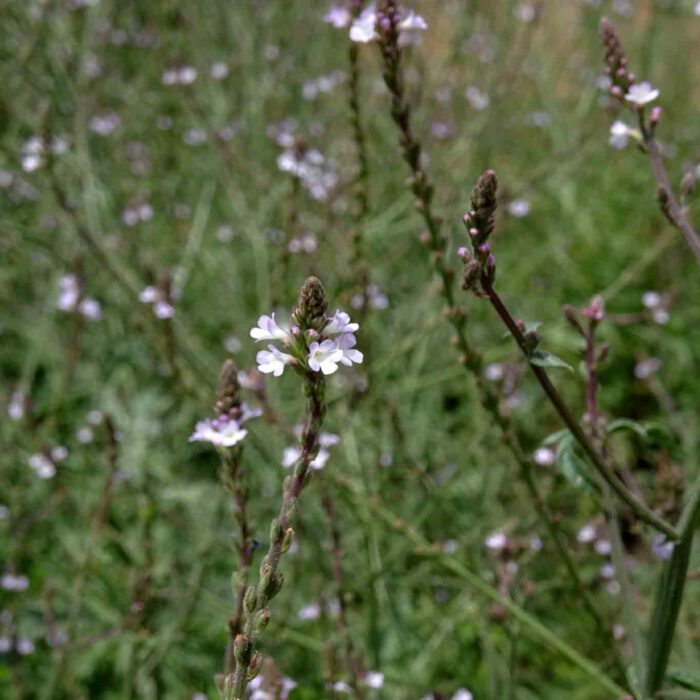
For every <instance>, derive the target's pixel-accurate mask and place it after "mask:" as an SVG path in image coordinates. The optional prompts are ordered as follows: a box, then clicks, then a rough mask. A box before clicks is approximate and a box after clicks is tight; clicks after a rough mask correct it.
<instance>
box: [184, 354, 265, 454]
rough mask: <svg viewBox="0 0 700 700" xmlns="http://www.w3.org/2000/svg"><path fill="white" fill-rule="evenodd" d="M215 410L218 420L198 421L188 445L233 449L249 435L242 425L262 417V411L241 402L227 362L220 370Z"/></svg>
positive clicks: (235, 373)
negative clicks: (209, 444)
mask: <svg viewBox="0 0 700 700" xmlns="http://www.w3.org/2000/svg"><path fill="white" fill-rule="evenodd" d="M214 409H215V410H216V412H217V417H216V418H211V419H209V418H208V419H206V420H201V421H199V422H198V423H197V424H196V425H195V429H194V433H192V435H191V436H190V442H199V441H201V442H210V443H211V444H212V445H215V446H216V447H234V446H235V445H237V444H238V443H239V442H240V441H241V440H243V438H244V437H245V436H246V435H247V434H248V430H247V428H244V427H243V425H244V424H245V423H246V422H247V421H249V420H250V419H251V418H257V417H258V416H261V415H262V410H261V409H259V408H251V407H250V406H248V404H246V403H245V402H243V401H241V398H240V385H239V383H238V370H237V369H236V366H235V364H234V363H233V362H232V361H231V360H227V361H226V362H225V363H224V366H223V368H222V370H221V376H220V377H219V386H218V389H217V400H216V404H215V406H214Z"/></svg>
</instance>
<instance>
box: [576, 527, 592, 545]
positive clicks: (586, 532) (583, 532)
mask: <svg viewBox="0 0 700 700" xmlns="http://www.w3.org/2000/svg"><path fill="white" fill-rule="evenodd" d="M595 537H596V529H595V526H594V525H592V524H591V523H588V524H586V525H584V526H583V527H582V528H581V529H580V530H579V531H578V535H576V539H577V540H578V541H579V542H582V543H588V542H593V540H594V539H595Z"/></svg>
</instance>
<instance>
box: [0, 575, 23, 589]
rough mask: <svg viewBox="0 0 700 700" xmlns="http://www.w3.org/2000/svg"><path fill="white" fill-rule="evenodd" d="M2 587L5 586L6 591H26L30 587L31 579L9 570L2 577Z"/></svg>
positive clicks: (0, 580)
mask: <svg viewBox="0 0 700 700" xmlns="http://www.w3.org/2000/svg"><path fill="white" fill-rule="evenodd" d="M0 588H4V589H5V590H6V591H15V592H21V591H26V590H27V588H29V579H28V578H27V577H26V576H23V575H21V574H13V573H10V572H8V573H6V574H4V575H3V577H2V579H0Z"/></svg>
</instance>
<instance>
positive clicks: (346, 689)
mask: <svg viewBox="0 0 700 700" xmlns="http://www.w3.org/2000/svg"><path fill="white" fill-rule="evenodd" d="M333 690H335V692H336V693H352V688H351V687H350V684H349V683H346V682H345V681H336V682H335V683H333Z"/></svg>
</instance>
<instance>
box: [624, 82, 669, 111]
mask: <svg viewBox="0 0 700 700" xmlns="http://www.w3.org/2000/svg"><path fill="white" fill-rule="evenodd" d="M659 94H660V93H659V91H658V90H657V89H656V88H654V87H653V86H652V84H651V83H647V82H644V83H635V84H634V85H630V88H629V90H628V91H627V94H626V95H625V99H626V100H627V101H628V102H631V103H632V104H635V105H637V107H643V106H644V105H645V104H648V103H649V102H653V101H654V100H655V99H656V98H657V97H658V96H659Z"/></svg>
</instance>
